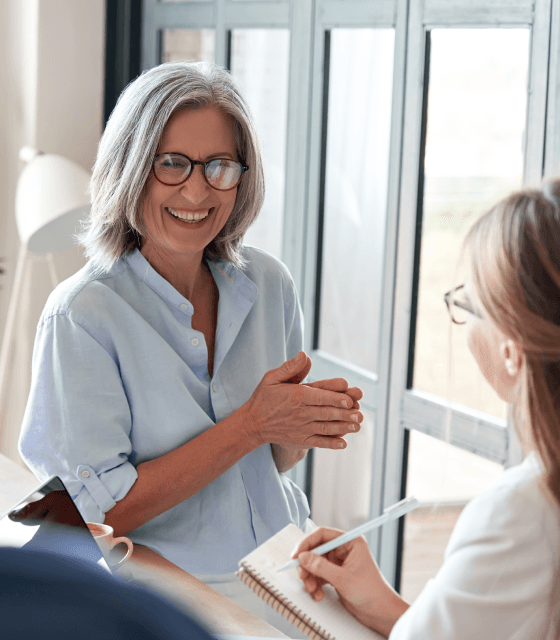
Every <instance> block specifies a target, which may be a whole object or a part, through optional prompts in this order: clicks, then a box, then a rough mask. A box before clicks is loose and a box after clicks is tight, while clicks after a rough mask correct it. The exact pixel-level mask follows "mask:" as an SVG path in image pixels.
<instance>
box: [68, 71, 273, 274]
mask: <svg viewBox="0 0 560 640" xmlns="http://www.w3.org/2000/svg"><path fill="white" fill-rule="evenodd" d="M207 105H213V106H216V107H217V108H219V109H221V110H222V111H223V112H225V113H227V114H229V115H230V116H231V117H232V119H233V130H234V136H235V143H236V146H237V155H238V158H239V161H240V162H241V163H242V164H244V165H248V166H249V171H247V172H246V173H245V174H244V175H243V180H242V181H241V183H240V185H239V187H238V189H237V197H236V200H235V205H234V207H233V210H232V212H231V214H230V216H229V218H228V220H227V222H226V224H225V225H224V227H223V229H222V230H221V231H220V233H219V234H218V235H217V236H216V237H215V238H214V240H213V241H212V242H211V243H210V244H209V245H208V246H207V247H206V248H205V251H204V256H205V257H206V258H208V259H210V260H228V261H229V262H232V263H233V264H234V265H236V266H237V267H242V266H243V265H244V263H243V259H242V256H241V253H240V250H241V245H242V241H243V236H244V234H245V232H246V231H247V229H248V228H249V227H250V226H251V224H252V223H253V222H254V220H255V219H256V217H257V215H258V213H259V211H260V209H261V206H262V203H263V200H264V176H263V169H262V160H261V153H260V148H259V142H258V138H257V133H256V129H255V125H254V122H253V118H252V115H251V112H250V110H249V107H248V105H247V103H246V102H245V99H244V98H243V97H242V95H241V93H240V92H239V89H238V88H237V86H236V84H235V82H234V81H233V79H232V77H231V75H230V74H229V73H228V71H226V69H223V68H222V67H218V66H216V65H213V64H210V63H207V62H167V63H165V64H161V65H159V66H157V67H153V68H152V69H150V70H148V71H146V72H144V73H143V74H142V75H141V76H139V77H138V78H136V80H134V81H133V82H131V83H130V84H129V85H128V87H127V88H126V89H125V90H124V91H123V93H122V94H121V96H120V98H119V100H118V102H117V105H116V107H115V109H114V110H113V113H112V114H111V117H110V118H109V121H108V123H107V126H106V128H105V132H104V133H103V136H102V138H101V141H100V143H99V149H98V152H97V159H96V162H95V166H94V168H93V175H92V178H91V183H90V193H91V200H92V205H91V214H90V216H89V217H88V219H87V220H85V221H84V222H83V230H82V232H81V233H80V234H79V235H78V241H79V242H80V244H81V245H82V246H83V247H84V249H85V255H86V257H88V258H89V259H90V260H91V261H92V262H93V264H94V267H95V268H96V269H97V270H98V271H106V270H108V269H110V268H111V266H112V265H113V264H114V263H115V261H116V260H117V259H118V258H120V257H121V256H123V255H125V254H127V253H130V252H131V251H133V250H134V249H135V248H140V243H141V240H142V238H143V237H145V234H146V230H145V226H144V222H143V215H142V208H143V199H144V190H145V186H146V183H147V181H148V177H149V174H150V171H151V169H152V163H153V160H154V157H155V155H156V151H157V148H158V145H159V142H160V139H161V136H162V134H163V130H164V128H165V125H166V124H167V122H168V120H169V118H170V117H171V116H172V115H173V114H174V113H175V112H176V111H177V110H179V109H186V108H191V109H196V108H198V107H203V106H207Z"/></svg>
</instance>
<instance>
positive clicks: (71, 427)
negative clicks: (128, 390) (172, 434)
mask: <svg viewBox="0 0 560 640" xmlns="http://www.w3.org/2000/svg"><path fill="white" fill-rule="evenodd" d="M131 423H132V418H131V413H130V408H129V404H128V402H127V398H126V394H125V390H124V388H123V384H122V380H121V376H120V373H119V363H118V358H117V357H116V355H115V354H109V353H108V351H107V350H106V349H105V348H104V347H103V346H101V344H100V343H99V342H97V341H96V340H95V338H94V337H93V336H92V335H91V334H90V333H88V331H86V329H84V328H83V327H82V326H80V324H78V323H77V322H75V321H73V320H71V319H70V318H69V317H68V316H67V315H65V314H56V315H53V316H51V317H49V318H47V319H45V320H44V321H43V322H42V323H41V324H40V325H39V327H38V329H37V335H36V339H35V346H34V349H33V365H32V381H31V391H30V394H29V399H28V402H27V407H26V411H25V415H24V420H23V425H22V431H21V435H20V440H19V450H20V453H21V456H22V458H23V459H24V460H25V462H26V463H27V464H28V465H29V467H30V468H31V469H32V470H33V471H34V472H35V473H36V475H37V476H39V477H44V478H46V477H48V476H50V475H58V476H60V478H61V479H62V481H63V482H64V484H65V485H66V487H67V488H68V491H69V492H70V494H71V495H72V497H73V498H74V500H75V502H76V505H77V506H78V508H79V510H80V512H81V514H82V516H83V517H84V519H85V520H87V521H90V522H103V521H104V519H105V512H106V511H108V510H109V509H111V508H112V507H113V506H114V505H115V504H116V501H117V500H120V499H122V498H123V497H124V496H125V495H126V494H127V493H128V491H129V489H130V487H131V486H132V485H133V484H134V482H135V481H136V478H137V475H138V474H137V472H136V469H135V468H134V466H133V464H132V463H131V462H130V461H129V456H130V455H131V453H132V445H131V441H130V430H131Z"/></svg>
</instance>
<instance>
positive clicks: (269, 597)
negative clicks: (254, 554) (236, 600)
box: [237, 564, 336, 640]
mask: <svg viewBox="0 0 560 640" xmlns="http://www.w3.org/2000/svg"><path fill="white" fill-rule="evenodd" d="M237 575H238V576H239V577H240V578H241V580H242V581H243V582H244V583H245V584H246V585H247V586H248V587H250V588H251V589H252V590H253V591H254V592H255V593H256V594H257V595H258V596H259V598H262V599H263V600H264V601H265V602H266V603H267V604H269V605H270V606H271V607H272V608H273V609H275V610H276V611H278V613H279V614H280V615H282V616H284V618H286V619H287V620H289V622H291V623H292V624H293V625H294V626H296V627H297V628H298V629H299V630H300V631H303V632H304V633H306V634H307V635H308V636H309V637H310V638H311V640H336V638H334V637H333V636H331V635H330V633H328V632H327V631H326V630H325V629H323V628H321V627H320V626H318V625H316V624H315V623H314V622H313V621H312V620H311V618H309V616H306V615H305V614H304V613H303V612H302V611H301V610H300V609H298V608H297V607H295V606H294V605H293V604H292V603H291V602H290V601H289V600H287V599H286V598H284V597H283V596H282V595H281V594H280V593H279V592H278V591H277V590H276V589H274V587H273V586H272V585H271V584H270V583H269V582H267V581H266V579H265V578H264V577H263V576H261V575H260V574H258V573H256V572H254V571H253V570H252V568H251V567H249V566H248V565H245V564H243V565H242V568H241V569H239V571H238V572H237Z"/></svg>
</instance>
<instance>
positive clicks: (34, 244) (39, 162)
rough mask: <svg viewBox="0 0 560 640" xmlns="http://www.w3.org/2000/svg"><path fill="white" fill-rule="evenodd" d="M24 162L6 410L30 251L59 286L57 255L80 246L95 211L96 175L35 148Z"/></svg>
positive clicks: (7, 333)
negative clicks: (78, 238)
mask: <svg viewBox="0 0 560 640" xmlns="http://www.w3.org/2000/svg"><path fill="white" fill-rule="evenodd" d="M20 158H21V160H24V161H25V162H27V164H26V165H25V167H24V168H23V171H22V172H21V175H20V177H19V180H18V184H17V190H16V203H15V204H16V223H17V229H18V234H19V238H20V241H21V246H20V250H19V255H18V260H17V265H16V271H15V275H14V282H13V286H12V294H11V296H10V303H9V306H8V313H7V317H6V326H5V329H4V336H3V339H2V348H1V350H0V407H2V406H3V403H4V396H5V392H6V383H7V380H8V367H9V364H10V357H11V354H12V347H13V341H14V332H15V328H16V315H17V309H18V305H19V301H20V298H21V293H22V285H23V281H24V278H23V275H24V273H25V265H26V258H27V256H28V252H31V253H33V254H35V255H42V256H45V258H46V261H47V264H48V267H49V272H50V276H51V280H52V283H53V288H54V287H55V286H56V285H57V284H58V277H57V274H56V269H55V264H54V260H53V253H56V252H57V251H63V250H65V249H69V248H70V247H71V246H72V245H73V244H74V242H75V239H74V235H75V233H76V232H77V231H78V230H79V228H80V227H79V222H80V220H82V219H83V218H84V217H85V216H86V215H87V213H88V212H89V209H90V202H89V196H88V195H87V189H88V185H89V180H90V177H91V175H90V174H89V173H88V172H87V171H86V170H85V169H83V168H82V167H80V166H79V165H77V164H76V163H75V162H72V161H70V160H68V159H66V158H63V157H62V156H58V155H55V154H52V153H41V152H39V151H36V150H35V149H31V148H29V147H23V148H22V149H21V150H20Z"/></svg>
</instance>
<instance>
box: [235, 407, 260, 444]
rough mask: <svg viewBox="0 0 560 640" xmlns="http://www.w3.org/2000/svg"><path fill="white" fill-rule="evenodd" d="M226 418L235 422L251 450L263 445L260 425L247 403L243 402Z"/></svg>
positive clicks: (240, 435)
mask: <svg viewBox="0 0 560 640" xmlns="http://www.w3.org/2000/svg"><path fill="white" fill-rule="evenodd" d="M226 420H232V421H234V422H235V425H236V428H237V432H238V433H239V437H240V438H241V439H242V440H245V441H246V442H247V445H248V446H249V447H250V448H251V450H254V449H257V448H258V447H260V446H261V445H263V444H265V441H264V440H263V437H262V435H261V433H260V425H259V424H258V422H257V420H256V419H255V416H254V415H253V413H252V412H251V411H250V409H249V407H248V406H247V403H245V404H242V405H241V406H240V407H239V409H237V410H236V411H234V412H233V413H232V414H230V416H229V417H228V418H226Z"/></svg>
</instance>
